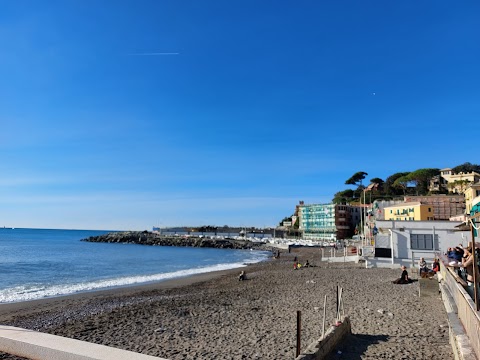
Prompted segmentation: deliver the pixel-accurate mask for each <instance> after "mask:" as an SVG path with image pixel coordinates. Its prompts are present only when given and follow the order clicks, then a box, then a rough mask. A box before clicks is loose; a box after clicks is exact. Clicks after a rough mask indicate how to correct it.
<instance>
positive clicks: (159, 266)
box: [0, 228, 269, 303]
mask: <svg viewBox="0 0 480 360" xmlns="http://www.w3.org/2000/svg"><path fill="white" fill-rule="evenodd" d="M107 232H108V231H88V230H47V229H2V228H0V256H1V258H0V303H5V302H18V301H26V300H34V299H40V298H44V297H52V296H60V295H67V294H73V293H78V292H85V291H92V290H100V289H107V288H112V287H118V286H126V285H132V284H140V283H148V282H155V281H162V280H167V279H172V278H178V277H184V276H188V275H193V274H198V273H205V272H211V271H217V270H225V269H232V268H237V267H242V266H244V265H245V264H246V263H254V262H259V261H263V260H265V259H266V258H267V257H268V255H269V254H268V253H266V252H259V251H249V250H226V249H204V248H185V247H163V246H145V245H134V244H106V243H89V242H84V241H80V240H81V239H84V238H87V237H89V236H94V235H101V234H104V233H107Z"/></svg>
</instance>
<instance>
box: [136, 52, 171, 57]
mask: <svg viewBox="0 0 480 360" xmlns="http://www.w3.org/2000/svg"><path fill="white" fill-rule="evenodd" d="M128 55H133V56H161V55H180V53H178V52H151V53H133V54H128Z"/></svg>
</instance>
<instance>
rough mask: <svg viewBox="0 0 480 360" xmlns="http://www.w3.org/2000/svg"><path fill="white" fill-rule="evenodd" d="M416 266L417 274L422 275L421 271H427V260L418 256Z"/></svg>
mask: <svg viewBox="0 0 480 360" xmlns="http://www.w3.org/2000/svg"><path fill="white" fill-rule="evenodd" d="M418 268H419V269H420V270H419V274H420V275H422V273H424V272H425V273H428V266H427V262H426V261H425V258H423V257H421V258H420V261H419V262H418Z"/></svg>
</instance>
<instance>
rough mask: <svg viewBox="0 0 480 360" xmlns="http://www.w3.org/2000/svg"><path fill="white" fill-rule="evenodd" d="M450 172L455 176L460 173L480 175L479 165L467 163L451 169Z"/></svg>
mask: <svg viewBox="0 0 480 360" xmlns="http://www.w3.org/2000/svg"><path fill="white" fill-rule="evenodd" d="M452 170H453V171H454V172H455V173H457V174H458V173H461V172H464V173H469V172H472V171H474V172H476V173H479V174H480V165H476V164H470V163H469V162H466V163H463V164H461V165H457V166H455V167H454V168H452Z"/></svg>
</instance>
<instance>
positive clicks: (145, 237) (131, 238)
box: [82, 231, 272, 250]
mask: <svg viewBox="0 0 480 360" xmlns="http://www.w3.org/2000/svg"><path fill="white" fill-rule="evenodd" d="M82 241H88V242H104V243H126V244H140V245H157V246H190V247H204V248H205V247H207V248H217V249H243V250H247V249H254V250H271V249H272V247H271V246H270V245H269V244H266V243H263V242H260V243H259V242H252V241H248V240H235V239H210V238H204V237H203V238H202V237H197V236H188V237H185V236H165V235H161V234H158V233H153V232H150V231H123V232H112V233H108V234H105V235H100V236H90V237H89V238H86V239H82Z"/></svg>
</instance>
